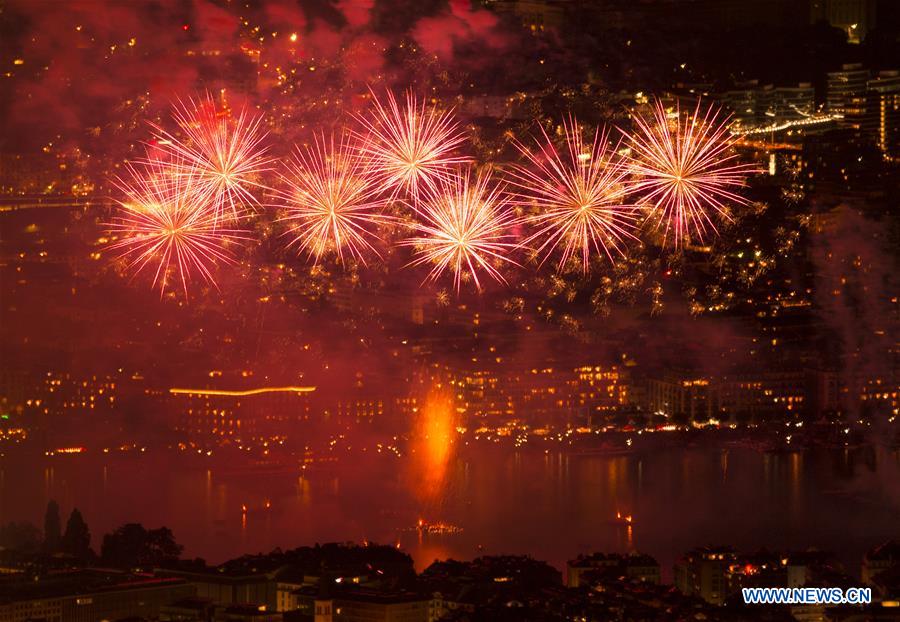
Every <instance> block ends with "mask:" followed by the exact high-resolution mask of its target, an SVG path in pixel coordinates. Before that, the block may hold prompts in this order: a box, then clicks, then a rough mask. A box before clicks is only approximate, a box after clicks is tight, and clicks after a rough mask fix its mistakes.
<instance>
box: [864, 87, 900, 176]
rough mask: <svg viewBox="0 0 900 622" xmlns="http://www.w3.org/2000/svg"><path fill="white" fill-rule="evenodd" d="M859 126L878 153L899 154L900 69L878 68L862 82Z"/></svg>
mask: <svg viewBox="0 0 900 622" xmlns="http://www.w3.org/2000/svg"><path fill="white" fill-rule="evenodd" d="M866 107H867V110H866V119H865V122H864V124H863V129H864V130H865V131H866V133H867V134H869V135H870V136H872V137H873V138H874V140H875V143H876V144H877V145H878V147H879V149H881V151H882V153H884V154H885V155H886V156H888V157H889V158H892V159H896V158H898V157H900V71H882V72H880V73H879V74H878V75H877V76H875V77H874V78H872V79H871V80H869V81H868V82H867V83H866Z"/></svg>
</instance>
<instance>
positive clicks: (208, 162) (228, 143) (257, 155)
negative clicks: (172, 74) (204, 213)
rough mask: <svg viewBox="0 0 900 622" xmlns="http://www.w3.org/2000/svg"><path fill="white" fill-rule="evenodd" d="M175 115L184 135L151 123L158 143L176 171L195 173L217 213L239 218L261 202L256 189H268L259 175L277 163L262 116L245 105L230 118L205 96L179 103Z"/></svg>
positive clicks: (223, 217)
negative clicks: (267, 143) (268, 151)
mask: <svg viewBox="0 0 900 622" xmlns="http://www.w3.org/2000/svg"><path fill="white" fill-rule="evenodd" d="M172 118H173V119H174V120H175V123H176V124H177V125H178V127H179V129H180V130H181V133H182V134H183V136H184V138H183V139H180V138H178V137H176V136H175V135H173V134H171V133H170V132H168V131H166V130H165V129H163V128H161V127H160V126H158V125H155V124H151V126H152V127H153V129H154V132H155V135H154V138H155V139H156V147H158V148H159V149H160V150H161V151H162V152H163V153H165V154H167V155H168V156H169V157H170V158H172V159H171V162H170V163H169V164H170V166H171V168H172V171H173V174H174V175H180V176H184V175H188V176H191V177H194V178H196V179H195V180H194V182H193V183H194V185H195V186H196V190H197V193H198V195H199V197H200V198H202V199H204V200H207V201H209V202H210V203H211V204H212V205H213V207H214V211H215V214H216V218H217V219H219V220H232V221H234V220H239V219H240V218H241V217H242V216H243V215H245V213H246V211H247V210H253V209H254V208H255V207H259V205H260V203H259V200H258V199H257V198H256V196H255V195H254V193H253V190H254V189H256V190H265V189H266V187H265V186H264V185H263V184H261V183H259V182H258V181H257V179H258V178H259V176H260V175H261V174H263V173H265V172H267V171H269V170H271V165H272V162H273V160H272V159H271V158H269V157H267V156H266V147H265V146H264V145H263V141H264V139H265V137H266V132H265V131H264V130H263V128H262V116H254V115H251V114H250V113H248V112H247V111H246V110H245V109H242V110H241V111H240V113H239V114H238V115H237V117H233V118H226V117H225V116H224V115H220V113H219V112H218V111H217V108H216V104H215V102H214V101H213V99H212V97H211V96H209V95H207V96H206V97H205V98H202V99H199V100H197V101H194V100H193V99H189V100H188V101H187V102H185V103H182V102H179V104H178V105H176V106H174V107H173V109H172Z"/></svg>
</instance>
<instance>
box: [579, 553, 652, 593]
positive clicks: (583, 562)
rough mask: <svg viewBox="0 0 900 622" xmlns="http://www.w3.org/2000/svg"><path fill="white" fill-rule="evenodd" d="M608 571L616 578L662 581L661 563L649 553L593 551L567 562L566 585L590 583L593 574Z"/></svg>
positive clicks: (650, 581) (646, 581)
mask: <svg viewBox="0 0 900 622" xmlns="http://www.w3.org/2000/svg"><path fill="white" fill-rule="evenodd" d="M598 571H599V572H598ZM607 571H610V572H611V573H612V574H613V575H614V576H615V577H616V578H618V577H620V576H625V577H628V578H630V579H635V580H637V581H641V582H645V583H653V584H654V585H658V584H659V582H660V569H659V563H658V562H657V561H656V560H655V559H653V558H652V557H650V556H649V555H641V554H638V553H631V554H629V555H619V554H618V553H609V554H607V553H593V554H591V555H579V556H578V557H577V558H576V559H572V560H569V561H568V562H567V563H566V587H570V588H576V587H581V586H583V585H590V577H591V575H601V574H603V573H605V572H607Z"/></svg>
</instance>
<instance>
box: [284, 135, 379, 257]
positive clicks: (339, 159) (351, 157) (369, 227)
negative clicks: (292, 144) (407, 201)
mask: <svg viewBox="0 0 900 622" xmlns="http://www.w3.org/2000/svg"><path fill="white" fill-rule="evenodd" d="M282 181H283V182H284V184H285V186H286V188H287V190H286V191H280V192H279V193H278V196H279V197H280V199H281V207H283V208H284V210H285V212H286V216H284V218H282V220H284V221H286V222H288V223H289V226H290V228H289V230H288V231H287V233H286V235H290V236H291V238H292V239H291V241H290V243H289V246H297V248H298V251H299V252H306V253H308V254H309V257H310V258H312V259H313V261H314V262H318V261H319V260H320V259H321V258H322V256H323V255H325V254H326V253H329V252H333V253H335V254H336V255H337V257H338V259H339V260H340V261H341V263H343V262H344V251H347V252H348V253H349V254H350V256H352V257H355V258H356V259H358V260H359V261H361V262H362V263H363V264H365V256H364V254H365V253H366V252H367V251H371V252H373V253H374V254H375V255H379V253H378V251H377V250H376V249H375V247H374V246H373V245H372V243H371V241H372V240H377V239H378V235H377V229H378V226H379V225H380V224H382V223H385V222H388V221H390V220H391V217H390V216H387V215H384V214H382V213H381V209H382V208H383V207H384V205H385V203H386V201H385V199H384V198H383V197H382V196H381V192H380V187H379V186H378V184H377V183H375V180H374V178H373V174H372V172H371V170H370V169H369V168H368V167H367V166H366V157H365V156H364V155H363V153H362V152H361V151H360V149H359V148H358V147H356V146H355V145H354V144H353V142H352V141H351V140H350V139H349V138H348V137H347V135H342V136H341V138H340V140H339V141H337V142H335V137H334V135H332V136H331V137H330V138H329V139H327V140H326V138H325V136H324V135H317V136H316V137H315V139H314V142H313V145H312V146H310V147H307V148H306V149H300V148H298V149H297V151H296V154H295V157H294V160H293V161H292V162H290V163H289V164H288V174H287V175H282ZM379 256H380V255H379Z"/></svg>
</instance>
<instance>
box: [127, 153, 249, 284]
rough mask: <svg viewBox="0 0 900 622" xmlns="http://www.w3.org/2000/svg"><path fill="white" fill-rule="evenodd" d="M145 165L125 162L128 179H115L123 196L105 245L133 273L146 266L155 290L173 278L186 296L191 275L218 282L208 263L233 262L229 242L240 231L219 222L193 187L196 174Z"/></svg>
mask: <svg viewBox="0 0 900 622" xmlns="http://www.w3.org/2000/svg"><path fill="white" fill-rule="evenodd" d="M144 164H145V167H144V169H143V170H138V169H137V168H135V167H133V166H131V165H127V169H128V172H129V177H130V178H129V179H127V180H125V179H121V178H118V179H116V180H115V184H116V185H117V186H118V187H119V189H120V190H121V191H122V193H123V194H124V195H125V199H124V200H122V201H120V213H119V214H118V215H117V216H116V217H115V218H114V219H113V221H112V222H111V223H110V230H111V234H112V235H113V236H114V241H113V242H112V244H111V245H110V248H111V249H112V250H113V251H115V252H116V253H117V254H118V255H119V256H120V257H121V258H122V259H124V260H125V262H126V267H127V269H128V270H133V271H134V273H135V275H137V274H138V273H140V272H141V271H143V270H144V269H145V268H148V267H149V269H150V270H152V271H153V284H152V286H153V287H157V286H158V287H159V289H160V295H162V294H163V293H165V290H166V287H167V285H168V284H169V281H170V280H172V279H173V278H174V279H177V280H180V281H181V285H182V288H183V289H184V293H185V295H187V293H188V283H189V282H190V280H191V277H192V275H194V274H197V275H199V276H200V277H201V278H202V279H203V280H204V281H206V282H208V283H210V284H211V285H213V286H214V287H218V286H217V284H216V281H215V279H214V277H213V274H212V266H213V265H214V264H216V263H217V262H219V261H222V262H226V263H233V262H234V260H233V258H232V255H231V252H230V249H229V247H230V246H231V245H232V244H234V243H240V242H242V241H243V240H245V239H246V237H245V235H244V233H243V232H241V231H238V230H232V229H223V228H222V227H221V226H220V223H219V222H218V220H217V217H216V214H215V212H214V211H213V209H211V208H210V207H209V205H208V204H207V203H206V202H205V200H204V197H203V195H202V193H201V192H198V189H197V186H196V185H195V184H196V177H193V176H191V175H187V174H178V175H172V171H171V168H170V166H169V165H168V164H161V163H159V162H155V161H153V160H148V161H146V162H145V163H144ZM183 170H189V169H187V168H185V169H183Z"/></svg>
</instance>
